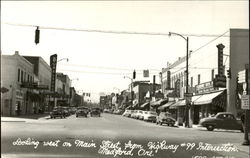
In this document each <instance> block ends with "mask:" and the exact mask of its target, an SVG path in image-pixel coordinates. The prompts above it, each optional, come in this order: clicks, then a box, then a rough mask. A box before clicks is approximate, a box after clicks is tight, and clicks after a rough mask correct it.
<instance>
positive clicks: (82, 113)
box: [76, 107, 89, 117]
mask: <svg viewBox="0 0 250 158" xmlns="http://www.w3.org/2000/svg"><path fill="white" fill-rule="evenodd" d="M88 113H89V109H88V108H85V107H82V108H77V110H76V117H79V116H84V117H88Z"/></svg>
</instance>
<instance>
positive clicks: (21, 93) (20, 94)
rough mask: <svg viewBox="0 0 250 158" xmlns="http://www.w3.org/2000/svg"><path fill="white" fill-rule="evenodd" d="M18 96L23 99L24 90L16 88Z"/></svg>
mask: <svg viewBox="0 0 250 158" xmlns="http://www.w3.org/2000/svg"><path fill="white" fill-rule="evenodd" d="M16 98H17V99H23V92H22V91H20V90H18V89H17V90H16Z"/></svg>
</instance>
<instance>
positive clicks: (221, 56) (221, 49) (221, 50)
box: [216, 44, 225, 76]
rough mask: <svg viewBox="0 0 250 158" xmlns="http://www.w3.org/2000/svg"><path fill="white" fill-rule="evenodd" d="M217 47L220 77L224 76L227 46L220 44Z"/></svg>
mask: <svg viewBox="0 0 250 158" xmlns="http://www.w3.org/2000/svg"><path fill="white" fill-rule="evenodd" d="M216 47H217V48H218V75H219V76H223V75H224V73H223V71H224V67H223V49H224V48H225V46H224V45H223V44H218V45H217V46H216Z"/></svg>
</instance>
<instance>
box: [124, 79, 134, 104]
mask: <svg viewBox="0 0 250 158" xmlns="http://www.w3.org/2000/svg"><path fill="white" fill-rule="evenodd" d="M125 78H128V79H130V80H131V90H130V93H131V104H132V105H133V100H134V96H133V93H132V92H133V78H130V77H128V76H124V79H125Z"/></svg>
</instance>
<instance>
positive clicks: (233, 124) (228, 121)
mask: <svg viewBox="0 0 250 158" xmlns="http://www.w3.org/2000/svg"><path fill="white" fill-rule="evenodd" d="M199 125H200V126H202V127H206V128H207V130H208V131H213V130H214V129H227V130H240V131H241V132H243V127H242V122H241V120H237V119H236V118H235V117H234V115H233V114H232V113H230V112H219V113H217V114H216V115H215V116H213V117H207V118H203V119H201V120H200V122H199Z"/></svg>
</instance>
